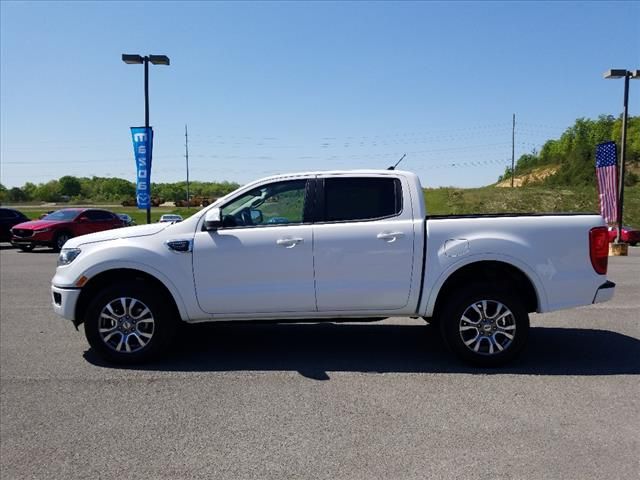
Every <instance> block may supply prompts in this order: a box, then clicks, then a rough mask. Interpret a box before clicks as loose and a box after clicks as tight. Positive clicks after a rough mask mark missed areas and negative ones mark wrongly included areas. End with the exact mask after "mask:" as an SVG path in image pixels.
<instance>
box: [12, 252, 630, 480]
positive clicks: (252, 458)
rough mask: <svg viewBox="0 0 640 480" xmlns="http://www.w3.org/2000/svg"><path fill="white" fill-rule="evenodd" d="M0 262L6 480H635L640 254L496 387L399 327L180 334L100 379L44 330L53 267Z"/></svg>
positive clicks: (60, 324)
mask: <svg viewBox="0 0 640 480" xmlns="http://www.w3.org/2000/svg"><path fill="white" fill-rule="evenodd" d="M0 249H1V250H0V269H1V272H0V276H1V285H0V317H1V320H0V367H1V368H0V387H1V402H0V427H1V428H0V475H1V477H2V478H6V479H21V478H43V479H58V478H60V479H62V478H64V479H69V478H162V479H176V478H222V479H235V478H242V479H248V478H255V479H284V478H313V479H337V478H349V479H352V478H353V479H372V478H385V479H405V478H416V479H417V478H421V479H422V478H471V479H474V478H486V479H502V478H518V479H519V478H527V479H530V478H563V479H588V478H593V479H596V478H597V479H603V478H610V479H617V478H620V479H627V478H638V472H640V401H639V400H638V399H639V398H640V376H639V374H640V248H632V249H631V253H630V256H629V257H627V258H612V259H610V267H609V278H610V279H611V280H613V281H615V282H616V283H617V284H618V288H617V292H616V297H615V299H614V300H613V301H612V302H610V303H607V304H601V305H594V306H591V307H585V308H580V309H575V310H569V311H561V312H556V313H553V314H548V315H544V316H538V315H534V316H532V326H533V329H532V332H531V342H530V345H529V348H528V350H527V351H526V352H525V354H524V355H523V356H522V358H521V359H519V360H518V361H517V362H516V363H515V364H513V365H512V366H510V367H509V368H507V369H501V370H474V369H471V368H469V367H467V366H465V365H462V364H460V363H459V362H458V361H457V360H456V359H455V358H454V357H453V356H452V355H450V354H449V353H448V352H447V351H446V350H445V349H444V347H443V346H442V345H441V343H440V339H439V336H438V334H437V332H436V329H434V328H433V327H430V326H427V325H425V324H424V323H423V322H422V321H413V320H411V321H410V320H404V319H388V320H385V321H383V322H378V323H374V324H355V325H354V324H347V325H334V324H324V325H245V326H215V325H205V326H197V327H190V328H186V329H185V330H184V331H183V332H182V333H181V336H180V338H179V339H178V343H179V346H178V347H177V348H176V351H175V352H173V353H172V354H171V355H170V356H169V357H168V358H167V359H165V360H163V361H161V362H158V363H154V364H151V365H145V366H143V367H140V368H136V369H123V368H114V367H111V366H108V365H104V364H102V363H101V362H100V361H99V360H98V359H97V358H96V357H95V356H94V355H93V354H92V352H91V351H88V348H87V344H86V341H85V338H84V334H83V332H82V331H80V332H76V331H75V329H74V328H73V326H72V325H71V324H70V323H69V322H67V321H65V320H62V319H60V318H58V317H56V316H55V315H54V314H53V312H52V310H51V308H50V306H49V281H50V278H51V276H52V275H53V270H54V267H55V262H56V255H55V254H52V253H46V251H44V250H43V251H42V253H37V252H34V253H22V252H18V251H16V250H13V249H9V248H4V247H0Z"/></svg>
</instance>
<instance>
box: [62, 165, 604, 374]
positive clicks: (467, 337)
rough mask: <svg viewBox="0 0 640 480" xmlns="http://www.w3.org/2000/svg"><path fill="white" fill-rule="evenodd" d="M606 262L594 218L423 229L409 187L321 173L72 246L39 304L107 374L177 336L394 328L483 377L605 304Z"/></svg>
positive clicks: (363, 175) (457, 219)
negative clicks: (207, 331) (542, 316)
mask: <svg viewBox="0 0 640 480" xmlns="http://www.w3.org/2000/svg"><path fill="white" fill-rule="evenodd" d="M273 218H276V219H277V223H272V222H271V219H273ZM284 220H286V222H285V221H284ZM607 261H608V242H607V227H606V226H605V224H604V220H603V219H602V217H601V216H600V215H584V214H561V215H552V214H550V215H537V214H535V215H526V214H525V215H516V214H489V215H457V216H456V215H454V216H438V215H436V216H427V215H426V211H425V205H424V195H423V190H422V187H421V185H420V181H419V180H418V177H417V176H416V175H414V174H412V173H409V172H402V171H397V170H371V171H354V172H348V171H347V172H320V173H301V174H290V175H281V176H275V177H270V178H267V179H263V180H259V181H257V182H254V183H251V184H249V185H247V186H245V187H242V188H240V189H238V190H236V191H235V192H233V193H231V194H229V195H227V196H226V197H224V198H221V199H220V200H218V201H217V202H216V203H214V204H213V205H211V206H209V207H206V208H204V209H203V210H201V211H200V212H197V213H195V214H194V215H193V216H191V217H189V218H188V219H187V220H185V221H184V222H181V223H176V224H166V223H155V224H151V225H141V226H137V227H130V228H128V229H126V230H125V231H120V232H101V233H95V234H92V235H85V236H83V237H79V238H73V239H71V240H69V241H68V242H67V244H66V245H65V247H64V248H63V249H62V251H61V253H60V256H59V258H58V267H57V270H56V274H55V276H54V277H53V280H52V283H51V285H52V286H51V290H52V300H53V309H54V311H55V312H56V313H58V314H59V315H61V316H63V317H65V318H68V319H70V320H72V321H73V322H74V324H75V325H76V326H77V325H78V324H80V323H83V322H84V325H85V328H84V331H85V334H86V337H87V340H88V341H89V344H90V345H91V347H92V348H93V350H94V351H95V352H96V353H97V354H98V355H100V356H102V357H103V358H104V359H106V360H108V361H112V362H121V363H136V362H140V361H144V360H148V359H149V358H151V357H153V356H154V355H157V354H159V353H160V352H161V351H162V350H163V349H164V348H165V347H167V346H168V344H169V342H170V341H171V340H172V339H173V338H174V332H175V329H176V327H177V324H178V322H179V321H185V322H189V323H196V322H204V321H255V320H277V321H296V322H300V321H312V322H318V321H323V320H325V321H331V322H335V321H336V319H340V320H342V321H350V320H353V319H361V320H362V319H371V318H380V317H389V316H394V317H414V318H415V317H423V318H426V319H428V321H429V322H433V323H435V324H439V328H440V331H441V333H442V335H443V337H444V340H445V342H446V343H447V344H448V345H449V347H450V348H451V349H452V350H453V351H454V352H455V353H456V354H458V355H459V356H460V357H461V358H462V359H464V360H466V361H469V362H473V363H475V364H478V365H483V366H495V365H500V364H503V363H505V362H508V361H510V360H512V359H513V358H514V357H515V356H516V355H518V353H519V352H520V351H521V350H522V349H523V348H524V346H525V345H526V343H527V337H528V331H529V313H530V312H539V313H544V312H551V311H554V310H559V309H563V308H572V307H578V306H581V305H589V304H592V303H600V302H606V301H608V300H610V299H611V298H612V297H613V294H614V290H615V284H614V283H613V282H610V281H608V280H607V275H606V274H607ZM575 341H579V339H576V340H575Z"/></svg>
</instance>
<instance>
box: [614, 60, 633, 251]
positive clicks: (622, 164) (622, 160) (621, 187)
mask: <svg viewBox="0 0 640 480" xmlns="http://www.w3.org/2000/svg"><path fill="white" fill-rule="evenodd" d="M629 77H631V72H627V74H626V75H625V76H624V108H623V110H622V142H621V145H620V174H619V175H618V195H619V197H618V235H617V237H616V243H622V213H623V211H624V208H623V202H624V169H625V157H626V155H625V153H626V148H625V147H626V144H627V113H628V111H629Z"/></svg>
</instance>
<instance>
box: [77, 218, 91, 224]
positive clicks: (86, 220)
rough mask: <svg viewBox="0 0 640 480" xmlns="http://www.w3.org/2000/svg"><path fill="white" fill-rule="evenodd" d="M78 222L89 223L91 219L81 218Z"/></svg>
mask: <svg viewBox="0 0 640 480" xmlns="http://www.w3.org/2000/svg"><path fill="white" fill-rule="evenodd" d="M78 221H79V222H80V223H88V222H89V218H88V217H80V218H79V219H78Z"/></svg>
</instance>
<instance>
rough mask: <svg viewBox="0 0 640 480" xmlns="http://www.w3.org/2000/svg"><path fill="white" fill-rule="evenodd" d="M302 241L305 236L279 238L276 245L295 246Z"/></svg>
mask: <svg viewBox="0 0 640 480" xmlns="http://www.w3.org/2000/svg"><path fill="white" fill-rule="evenodd" d="M302 242H304V239H303V238H279V239H278V240H276V245H280V246H281V247H285V248H293V247H295V246H296V245H297V244H299V243H302Z"/></svg>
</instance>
